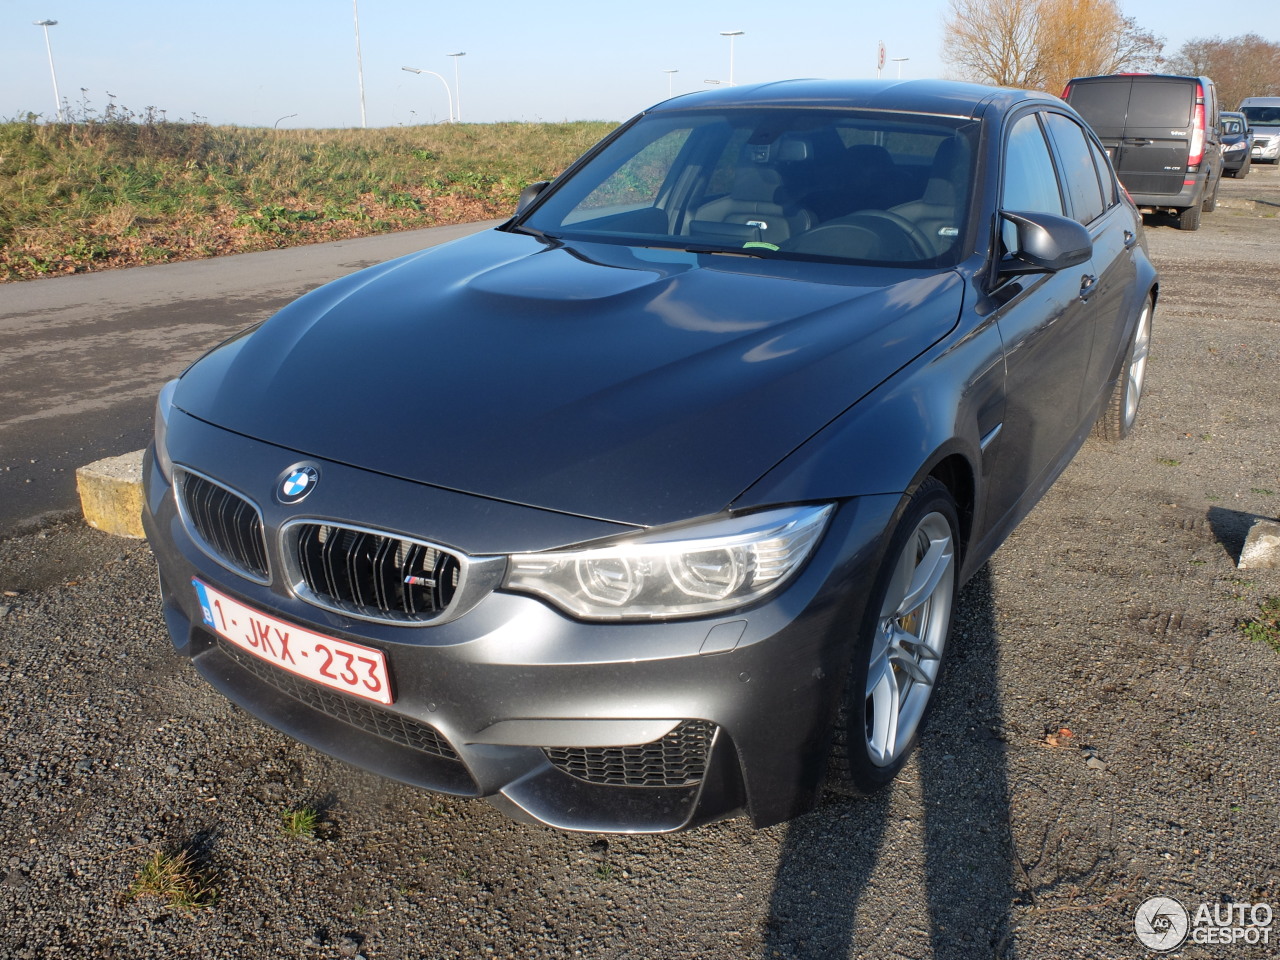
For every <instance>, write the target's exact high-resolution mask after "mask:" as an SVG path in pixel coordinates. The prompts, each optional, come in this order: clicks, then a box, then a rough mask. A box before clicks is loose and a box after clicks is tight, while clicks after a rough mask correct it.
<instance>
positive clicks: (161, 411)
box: [155, 380, 178, 482]
mask: <svg viewBox="0 0 1280 960" xmlns="http://www.w3.org/2000/svg"><path fill="white" fill-rule="evenodd" d="M177 389H178V381H177V380H170V381H169V382H168V383H166V384H165V385H164V386H163V387H161V388H160V396H158V397H156V423H155V440H156V465H157V466H158V467H159V468H160V472H161V473H162V474H164V478H165V480H168V481H170V482H172V480H171V478H172V477H173V461H172V460H170V459H169V414H170V413H172V412H173V392H174V391H175V390H177Z"/></svg>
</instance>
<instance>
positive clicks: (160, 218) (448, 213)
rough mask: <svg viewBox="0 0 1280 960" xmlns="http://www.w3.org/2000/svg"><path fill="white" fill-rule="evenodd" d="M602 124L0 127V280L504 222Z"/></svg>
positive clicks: (603, 128) (606, 126)
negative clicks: (524, 194)
mask: <svg viewBox="0 0 1280 960" xmlns="http://www.w3.org/2000/svg"><path fill="white" fill-rule="evenodd" d="M613 126H614V125H613V124H611V123H603V122H581V123H559V124H557V123H499V124H457V125H441V126H423V127H408V128H394V129H379V130H265V129H257V128H242V127H211V126H209V125H207V124H201V123H170V122H167V121H158V122H151V121H143V122H137V121H128V122H124V121H89V122H82V123H62V124H44V123H35V122H26V121H17V122H7V123H0V279H2V280H23V279H28V278H32V277H39V276H50V275H58V274H66V273H78V272H83V271H86V270H93V269H101V268H105V267H122V266H135V265H138V264H144V263H163V262H166V261H171V260H191V259H197V258H202V257H213V256H218V255H220V254H226V253H244V252H248V251H252V250H265V249H270V248H273V247H285V246H293V245H296V244H300V243H313V242H317V241H322V240H336V239H341V238H344V237H355V236H366V235H369V234H374V233H385V232H388V231H393V230H404V229H410V228H416V227H428V226H436V225H440V224H448V223H463V222H467V221H474V220H483V219H486V218H491V217H502V216H507V215H509V214H510V212H511V211H512V209H513V208H514V205H515V202H516V199H517V198H518V197H519V195H520V191H521V189H522V188H523V187H524V186H525V185H526V184H528V183H531V182H533V181H535V180H544V179H547V178H549V177H552V176H554V175H555V174H557V173H559V172H560V171H561V170H563V169H564V168H565V167H566V166H567V165H568V164H569V163H570V162H571V161H572V160H573V159H574V158H575V157H577V156H578V154H580V153H582V152H583V151H584V150H585V149H587V147H589V146H590V145H591V144H593V143H595V142H596V141H597V140H599V139H600V138H601V137H602V136H604V135H605V134H606V133H607V132H608V131H609V130H611V129H612V128H613Z"/></svg>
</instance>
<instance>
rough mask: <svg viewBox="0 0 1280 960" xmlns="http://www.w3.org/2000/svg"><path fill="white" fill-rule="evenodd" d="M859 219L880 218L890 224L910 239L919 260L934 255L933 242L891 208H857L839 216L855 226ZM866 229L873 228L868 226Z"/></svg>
mask: <svg viewBox="0 0 1280 960" xmlns="http://www.w3.org/2000/svg"><path fill="white" fill-rule="evenodd" d="M859 220H880V221H883V222H884V223H889V224H892V225H893V226H894V227H897V228H898V230H899V231H901V232H902V233H903V234H905V235H906V237H907V239H908V240H910V241H911V246H912V247H913V248H914V249H915V252H916V254H917V255H918V256H919V258H920V259H921V260H928V259H930V258H932V257H933V256H934V250H933V244H931V243H930V242H929V237H928V236H927V235H926V234H925V232H924V231H923V230H921V229H920V228H919V227H918V226H916V225H915V224H914V223H912V222H911V221H910V220H908V219H907V218H906V217H904V216H902V215H901V214H898V213H894V212H893V211H892V210H859V211H858V212H857V213H853V214H850V215H849V216H847V217H841V218H840V223H843V224H849V225H851V226H856V225H857V221H859ZM867 229H874V228H872V227H868V228H867Z"/></svg>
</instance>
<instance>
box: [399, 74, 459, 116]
mask: <svg viewBox="0 0 1280 960" xmlns="http://www.w3.org/2000/svg"><path fill="white" fill-rule="evenodd" d="M455 62H456V61H455ZM400 69H401V70H405V71H408V72H409V73H429V74H430V75H431V76H433V77H435V78H436V79H437V80H439V81H440V82H441V83H442V84H444V95H445V96H446V97H448V98H449V122H450V123H453V94H452V93H451V92H450V91H449V81H448V80H446V79H445V78H444V77H442V76H440V74H438V73H436V72H435V71H434V70H419V69H418V68H417V67H401V68H400Z"/></svg>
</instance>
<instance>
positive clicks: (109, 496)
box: [76, 450, 146, 540]
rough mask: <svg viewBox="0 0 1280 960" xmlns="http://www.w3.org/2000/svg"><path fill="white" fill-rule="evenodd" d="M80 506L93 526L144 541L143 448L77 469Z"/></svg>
mask: <svg viewBox="0 0 1280 960" xmlns="http://www.w3.org/2000/svg"><path fill="white" fill-rule="evenodd" d="M76 488H77V489H78V490H79V491H80V509H81V510H82V511H83V513H84V519H85V521H86V522H87V523H88V524H89V526H91V527H97V528H98V529H99V530H102V531H103V532H105V533H111V534H115V535H116V536H118V537H133V538H134V539H137V540H141V539H143V538H145V536H146V534H144V533H143V532H142V451H141V450H135V451H134V452H133V453H125V454H121V455H120V456H118V457H108V458H107V459H105V460H99V461H97V462H96V463H91V464H89V465H88V466H84V467H81V468H80V469H78V470H77V471H76Z"/></svg>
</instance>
